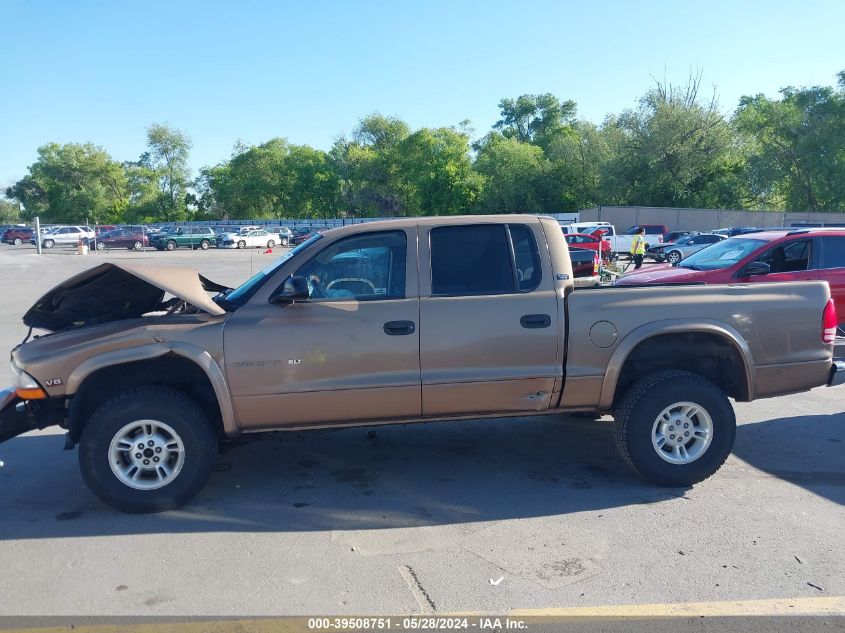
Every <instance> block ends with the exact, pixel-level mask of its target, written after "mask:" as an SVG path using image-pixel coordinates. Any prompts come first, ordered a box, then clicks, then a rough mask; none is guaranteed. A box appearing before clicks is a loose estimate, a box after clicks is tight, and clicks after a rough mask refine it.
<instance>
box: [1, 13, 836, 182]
mask: <svg viewBox="0 0 845 633" xmlns="http://www.w3.org/2000/svg"><path fill="white" fill-rule="evenodd" d="M0 24H2V25H3V29H2V36H0V77H2V83H3V98H2V100H0V186H5V185H6V184H8V183H10V182H12V181H14V180H16V179H17V178H20V177H21V176H23V175H24V174H25V173H26V167H27V166H28V165H29V164H31V163H32V162H33V161H34V160H35V156H36V153H35V150H36V148H37V147H38V146H39V145H42V144H44V143H46V142H49V141H58V142H69V141H78V142H86V141H90V142H93V143H95V144H97V145H101V146H103V147H104V148H106V149H107V150H108V151H109V152H110V153H111V154H112V156H113V157H115V158H116V159H118V160H134V159H136V158H137V156H138V155H139V154H140V153H141V152H142V151H143V150H144V130H145V127H146V126H147V125H148V124H149V123H151V122H168V123H169V124H171V125H173V126H175V127H178V128H181V129H182V130H184V131H185V132H187V133H188V134H189V135H190V136H191V138H192V139H193V142H194V150H193V153H192V159H191V164H192V167H193V168H194V169H198V168H199V167H202V166H203V165H210V164H214V163H217V162H219V161H221V160H224V159H226V158H227V157H228V156H229V155H230V153H231V150H232V146H233V144H234V143H235V141H236V140H238V139H242V140H243V141H245V142H247V143H259V142H261V141H264V140H267V139H269V138H272V137H274V136H284V137H286V138H287V139H288V140H290V141H291V142H294V143H307V144H310V145H312V146H314V147H318V148H323V149H327V148H328V147H329V146H330V145H331V143H332V142H333V140H334V139H335V138H336V137H337V136H339V135H341V134H348V133H349V131H350V130H351V129H352V128H353V126H354V125H355V123H356V121H357V120H358V119H360V118H361V117H362V116H365V115H367V114H369V113H371V112H373V111H380V112H382V113H384V114H390V115H396V116H399V117H401V118H403V119H404V120H406V121H407V122H408V123H409V124H410V125H411V126H412V127H413V128H417V127H422V126H441V125H455V124H457V123H458V122H460V121H461V120H463V119H470V120H471V121H472V123H473V126H474V127H475V129H476V130H477V134H478V135H480V134H483V133H484V132H486V131H487V130H488V129H489V127H490V126H491V125H492V123H494V122H495V120H496V118H497V113H498V109H497V107H496V104H497V103H498V101H499V99H501V98H502V97H509V96H518V95H520V94H523V93H542V92H551V93H553V94H555V95H557V96H558V97H560V98H561V99H570V98H571V99H574V100H575V101H576V102H577V104H578V110H579V116H581V117H583V118H587V119H591V120H594V121H600V120H601V119H602V118H603V117H604V115H605V114H606V113H609V112H618V111H620V110H622V109H625V108H629V107H633V106H635V105H636V103H637V99H638V98H639V97H640V96H641V95H642V94H643V93H644V92H645V91H646V90H647V89H648V88H649V87H650V86H651V85H652V79H651V78H650V76H651V75H654V76H657V77H660V78H663V77H664V76H665V77H667V78H668V79H670V80H672V81H675V82H683V81H684V80H685V78H686V75H687V73H688V72H689V69H690V67H698V68H700V69H702V70H703V71H704V82H705V84H708V85H710V84H714V83H715V84H716V85H717V87H718V93H719V95H720V102H721V104H722V108H723V109H724V110H726V111H730V110H732V109H733V108H734V107H735V105H736V102H737V100H738V98H739V97H740V96H741V95H742V94H753V93H758V92H763V93H765V94H767V95H770V96H776V94H777V90H778V89H779V88H780V87H783V86H786V85H816V84H823V85H832V84H833V83H834V82H835V74H836V73H837V72H838V71H840V70H842V69H845V36H843V30H842V28H843V25H845V1H843V0H808V1H804V2H798V1H793V2H782V1H781V2H778V1H776V0H771V1H762V0H760V1H753V2H740V1H725V0H709V1H708V2H703V1H699V2H678V1H673V2H668V1H667V2H662V1H661V2H658V1H646V2H616V1H614V2H600V1H599V2H577V3H576V2H547V1H545V0H543V1H536V0H535V1H532V2H515V1H513V0H511V1H509V2H506V1H503V0H483V1H477V2H469V1H467V2H461V1H459V0H453V1H431V2H428V1H425V0H392V1H389V0H384V1H381V2H354V1H352V0H347V1H341V0H337V1H324V0H297V1H292V2H272V1H268V2H257V1H250V0H243V1H240V2H235V1H231V0H230V1H228V2H216V1H213V0H204V1H202V2H193V1H187V0H170V1H166V2H159V1H151V0H144V1H143V2H141V1H139V2H120V1H118V2H115V1H113V0H110V1H102V2H92V1H85V0H75V1H73V2H69V1H66V0H52V1H48V0H42V1H33V0H21V1H18V0H0Z"/></svg>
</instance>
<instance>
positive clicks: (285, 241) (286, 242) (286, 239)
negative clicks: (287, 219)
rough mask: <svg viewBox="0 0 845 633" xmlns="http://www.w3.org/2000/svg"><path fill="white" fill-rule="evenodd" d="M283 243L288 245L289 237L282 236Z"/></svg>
mask: <svg viewBox="0 0 845 633" xmlns="http://www.w3.org/2000/svg"><path fill="white" fill-rule="evenodd" d="M281 245H282V246H287V245H288V238H286V237H283V238H282V241H281Z"/></svg>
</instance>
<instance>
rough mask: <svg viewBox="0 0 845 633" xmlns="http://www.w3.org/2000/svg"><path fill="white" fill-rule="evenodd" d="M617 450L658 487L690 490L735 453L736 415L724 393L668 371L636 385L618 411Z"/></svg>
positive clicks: (695, 377) (699, 379)
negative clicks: (677, 487) (675, 487)
mask: <svg viewBox="0 0 845 633" xmlns="http://www.w3.org/2000/svg"><path fill="white" fill-rule="evenodd" d="M614 417H615V418H616V448H617V449H618V450H619V453H620V454H621V455H622V458H623V459H624V460H625V461H626V462H628V465H630V466H631V468H633V469H634V470H635V471H637V472H638V473H639V474H640V475H642V476H643V477H645V478H646V479H648V480H649V481H651V482H653V483H655V484H657V485H659V486H691V485H692V484H696V483H698V482H700V481H703V480H705V479H707V478H708V477H710V475H712V474H713V473H715V472H716V471H717V470H719V468H720V467H721V466H722V464H724V463H725V460H726V459H727V458H728V455H730V452H731V449H732V448H733V444H734V439H735V438H736V417H735V415H734V411H733V407H731V404H730V402H729V401H728V398H727V396H726V395H725V394H724V393H723V392H722V390H721V389H720V388H719V387H718V386H716V385H715V384H713V383H712V382H710V381H709V380H707V379H706V378H702V377H701V376H698V375H696V374H691V373H689V372H684V371H664V372H658V373H656V374H653V375H651V376H646V377H645V378H643V379H641V380H639V381H638V382H636V383H634V385H633V386H631V387H630V389H628V391H627V392H626V393H625V395H624V396H623V397H622V399H621V401H620V402H619V404H618V405H617V407H616V409H615V411H614Z"/></svg>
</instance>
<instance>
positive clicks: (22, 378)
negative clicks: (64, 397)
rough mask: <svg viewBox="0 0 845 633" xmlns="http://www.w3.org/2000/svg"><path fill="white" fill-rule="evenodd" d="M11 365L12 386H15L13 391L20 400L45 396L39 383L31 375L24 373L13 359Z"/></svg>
mask: <svg viewBox="0 0 845 633" xmlns="http://www.w3.org/2000/svg"><path fill="white" fill-rule="evenodd" d="M11 367H12V376H13V379H12V386H13V387H14V388H15V393H17V394H18V397H19V398H21V399H22V400H43V399H44V398H46V397H47V394H46V393H44V390H43V389H42V388H41V385H39V384H38V381H37V380H35V378H33V377H32V376H30V375H29V374H28V373H26V372H25V371H24V370H23V369H21V368H20V367H18V365H17V363H15V361H12V362H11Z"/></svg>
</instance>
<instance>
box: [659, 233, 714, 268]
mask: <svg viewBox="0 0 845 633" xmlns="http://www.w3.org/2000/svg"><path fill="white" fill-rule="evenodd" d="M724 239H726V238H725V236H724V235H716V234H715V233H702V234H700V235H688V236H687V237H683V238H681V239H680V240H678V241H677V242H674V243H669V244H655V245H654V246H652V247H650V248H649V249H648V255H649V256H651V257H654V259H656V260H657V261H659V262H663V261H666V262H669V263H670V264H677V263H678V262H679V261H681V260H682V259H684V258H685V257H689V256H690V255H692V254H693V253H697V252H698V251H700V250H702V249H705V248H707V247H708V246H710V245H711V244H715V243H717V242H721V241H722V240H724Z"/></svg>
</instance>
